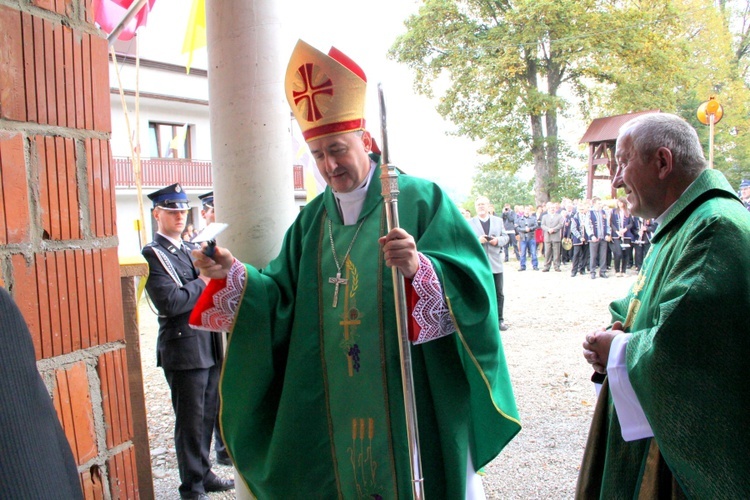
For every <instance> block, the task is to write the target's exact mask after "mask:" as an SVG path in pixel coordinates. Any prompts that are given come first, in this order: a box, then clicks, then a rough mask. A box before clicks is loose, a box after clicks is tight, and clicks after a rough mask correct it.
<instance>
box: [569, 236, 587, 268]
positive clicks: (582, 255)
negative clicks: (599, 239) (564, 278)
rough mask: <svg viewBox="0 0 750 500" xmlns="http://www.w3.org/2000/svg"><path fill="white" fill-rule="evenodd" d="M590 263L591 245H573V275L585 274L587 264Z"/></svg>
mask: <svg viewBox="0 0 750 500" xmlns="http://www.w3.org/2000/svg"><path fill="white" fill-rule="evenodd" d="M588 261H589V244H588V243H583V244H581V245H573V261H572V262H573V263H572V265H571V270H570V272H571V274H573V275H575V274H576V273H581V274H583V273H585V272H586V264H588Z"/></svg>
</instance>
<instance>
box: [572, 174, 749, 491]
mask: <svg viewBox="0 0 750 500" xmlns="http://www.w3.org/2000/svg"><path fill="white" fill-rule="evenodd" d="M610 310H611V313H612V320H613V322H614V321H621V322H622V323H623V324H624V325H625V331H627V332H629V333H631V334H632V337H631V339H630V341H629V343H628V345H627V351H626V359H627V368H628V375H629V378H630V382H631V384H632V386H633V389H634V390H635V393H636V395H637V396H638V401H639V403H640V404H641V406H642V407H643V410H644V413H645V415H646V418H647V419H648V422H649V424H650V425H651V428H652V430H653V432H654V437H653V438H649V439H640V440H636V441H631V442H627V443H626V442H625V441H624V440H623V439H622V435H621V431H620V424H619V421H618V419H617V414H616V413H615V410H614V406H613V404H612V399H611V396H610V397H609V398H608V397H607V395H606V392H605V391H603V392H602V394H601V396H600V400H599V402H598V404H597V409H596V411H595V414H594V422H593V424H592V428H591V432H590V434H589V442H588V444H587V447H586V453H585V455H584V462H583V466H582V468H581V475H580V477H579V483H578V495H577V496H578V498H606V499H613V498H666V497H670V496H674V497H680V496H681V495H684V496H687V497H688V498H711V499H713V498H750V458H748V452H750V383H749V382H748V381H749V380H750V362H749V361H748V360H750V335H748V332H749V331H750V327H749V326H748V325H749V324H750V323H748V317H749V316H748V312H749V311H750V214H749V213H748V212H747V210H745V209H744V208H743V206H742V204H741V203H740V202H739V200H738V199H737V196H736V195H735V194H734V192H733V191H732V189H731V187H730V185H729V183H727V181H726V179H725V178H724V176H723V175H722V174H721V173H720V172H717V171H715V170H706V171H705V172H703V173H702V174H701V175H700V176H699V177H698V179H697V180H696V181H695V182H694V183H693V184H692V185H691V186H690V187H689V188H688V189H687V191H685V193H684V194H683V195H682V196H681V197H680V199H679V200H678V201H677V202H676V203H675V205H674V206H673V207H672V208H671V210H670V211H669V213H668V215H667V217H666V218H665V220H664V221H663V222H662V224H661V225H660V226H659V227H658V229H657V231H656V233H655V234H654V237H653V239H652V245H651V249H650V251H649V254H648V255H647V257H646V259H645V261H644V263H643V267H642V270H641V272H640V274H639V275H638V278H637V280H636V282H635V284H634V285H633V287H632V289H631V290H630V293H629V295H628V296H627V297H626V298H624V299H622V300H618V301H615V302H613V303H612V304H611V305H610Z"/></svg>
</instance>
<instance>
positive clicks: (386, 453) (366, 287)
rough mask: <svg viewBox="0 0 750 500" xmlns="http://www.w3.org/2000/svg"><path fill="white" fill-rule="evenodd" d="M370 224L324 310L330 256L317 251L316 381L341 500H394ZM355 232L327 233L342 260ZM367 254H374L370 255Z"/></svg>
mask: <svg viewBox="0 0 750 500" xmlns="http://www.w3.org/2000/svg"><path fill="white" fill-rule="evenodd" d="M378 226H379V225H378V221H377V219H376V218H373V221H372V223H371V222H370V221H369V220H368V221H366V222H365V223H364V225H363V226H362V229H361V233H360V235H359V238H358V239H357V241H356V242H355V244H354V245H353V246H352V249H351V253H350V255H349V257H348V258H347V259H346V261H345V262H344V263H343V264H344V265H343V266H342V267H343V269H342V271H344V272H342V273H341V274H342V275H343V276H342V278H343V279H344V280H345V283H342V284H340V291H339V300H338V303H337V305H336V307H335V308H334V307H332V303H333V301H332V299H333V294H334V292H335V290H334V284H333V283H329V282H328V277H329V276H334V275H335V274H336V264H335V263H334V259H333V256H332V252H331V251H330V247H329V248H328V251H327V252H326V248H325V247H323V251H322V252H321V276H322V277H323V283H322V292H323V294H322V298H321V300H320V302H319V303H320V304H321V308H322V310H321V319H322V321H323V334H322V336H321V340H322V343H323V345H322V346H321V349H322V350H323V353H324V365H323V369H324V377H325V384H326V397H327V398H328V401H327V408H328V413H329V415H328V419H329V431H330V439H331V441H332V451H333V458H334V462H335V469H336V479H337V484H338V486H339V492H340V497H342V498H347V499H349V498H361V499H373V498H395V497H396V496H397V489H396V480H395V474H394V472H395V470H394V466H393V456H392V453H391V448H390V437H389V436H390V430H389V429H388V425H389V424H388V422H389V421H388V411H387V398H388V395H387V394H386V390H387V389H386V387H385V380H386V377H385V374H384V366H385V362H384V360H383V352H384V351H383V349H382V335H381V332H380V320H379V315H378V307H379V295H380V293H379V279H378V278H379V276H378V272H377V269H378V264H377V261H378V260H379V257H380V254H379V252H378V249H379V247H377V246H376V245H373V244H372V243H373V242H377V236H378V234H377V233H378ZM355 230H356V226H342V225H337V224H334V225H333V226H332V239H333V240H334V245H335V248H336V252H337V253H338V255H343V254H344V253H345V252H346V250H347V247H348V245H349V244H350V242H351V239H352V236H353V235H354V232H355ZM373 252H375V253H374V255H373V254H372V253H373Z"/></svg>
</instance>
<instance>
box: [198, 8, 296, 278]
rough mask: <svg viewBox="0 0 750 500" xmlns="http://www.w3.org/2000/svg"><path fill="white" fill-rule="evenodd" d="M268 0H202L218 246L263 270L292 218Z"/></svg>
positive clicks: (277, 29) (282, 60)
mask: <svg viewBox="0 0 750 500" xmlns="http://www.w3.org/2000/svg"><path fill="white" fill-rule="evenodd" d="M277 10H278V2H276V1H274V0H207V1H206V35H207V41H208V83H209V92H208V96H209V109H210V116H211V150H212V156H213V157H212V162H213V179H214V193H215V197H216V199H215V201H216V220H217V221H220V222H226V223H228V224H229V228H228V229H227V230H226V231H225V233H223V234H222V235H221V236H220V237H219V244H220V245H221V246H224V247H227V248H229V250H230V251H231V252H232V253H233V254H234V255H235V256H236V257H237V258H238V259H240V260H241V261H243V262H247V263H249V264H252V265H254V266H256V267H261V266H265V265H266V264H267V263H268V261H270V260H271V259H273V258H274V257H275V256H276V255H277V254H278V251H279V248H280V246H281V240H282V238H283V235H284V232H285V231H286V229H287V228H288V227H289V225H290V224H291V222H292V221H293V220H294V217H295V215H296V213H297V210H298V209H297V208H296V206H295V203H294V181H293V174H292V151H291V150H292V144H291V135H290V130H289V127H290V119H289V116H290V111H289V105H288V104H287V102H286V98H285V95H284V71H285V69H286V64H287V61H288V58H289V54H282V53H281V52H280V49H279V48H280V47H281V18H280V16H279V15H278V12H277Z"/></svg>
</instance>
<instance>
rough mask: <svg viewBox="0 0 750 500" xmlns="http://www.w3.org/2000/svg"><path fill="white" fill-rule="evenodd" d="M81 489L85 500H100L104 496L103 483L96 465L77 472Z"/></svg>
mask: <svg viewBox="0 0 750 500" xmlns="http://www.w3.org/2000/svg"><path fill="white" fill-rule="evenodd" d="M79 476H80V479H81V491H83V498H85V499H86V500H100V499H103V498H104V483H103V482H102V476H101V470H99V466H98V465H94V466H92V467H91V468H90V469H86V470H84V471H83V472H81V473H80V474H79Z"/></svg>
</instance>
